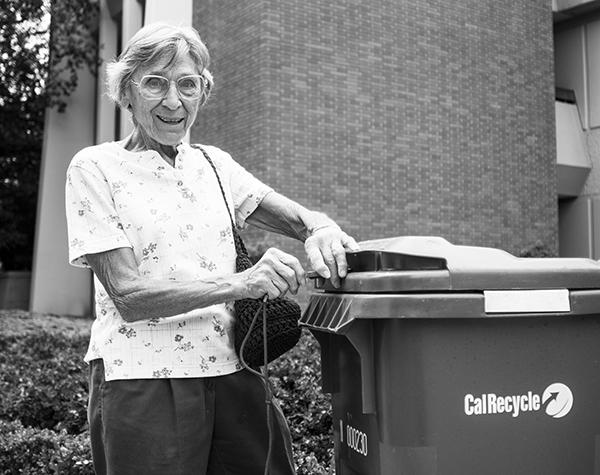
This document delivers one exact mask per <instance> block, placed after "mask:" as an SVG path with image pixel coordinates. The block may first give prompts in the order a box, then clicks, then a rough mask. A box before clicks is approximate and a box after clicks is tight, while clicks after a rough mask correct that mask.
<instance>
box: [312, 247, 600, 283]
mask: <svg viewBox="0 0 600 475" xmlns="http://www.w3.org/2000/svg"><path fill="white" fill-rule="evenodd" d="M360 247H361V251H359V252H354V253H347V259H348V265H349V273H348V275H347V277H346V278H345V279H343V280H342V284H341V287H339V288H335V287H333V285H331V282H330V281H329V280H325V279H320V278H318V279H316V282H315V287H316V288H317V289H321V290H324V291H325V292H336V293H353V294H355V293H398V292H418V291H421V292H423V291H466V290H474V291H477V290H482V291H483V290H495V289H499V290H509V289H600V263H599V262H597V261H595V260H592V259H586V258H547V257H544V258H531V257H525V258H520V257H516V256H514V255H512V254H509V253H508V252H505V251H503V250H500V249H494V248H489V247H476V246H460V245H454V244H451V243H450V242H448V241H447V240H445V239H443V238H441V237H436V236H402V237H395V238H387V239H378V240H371V241H363V242H361V243H360Z"/></svg>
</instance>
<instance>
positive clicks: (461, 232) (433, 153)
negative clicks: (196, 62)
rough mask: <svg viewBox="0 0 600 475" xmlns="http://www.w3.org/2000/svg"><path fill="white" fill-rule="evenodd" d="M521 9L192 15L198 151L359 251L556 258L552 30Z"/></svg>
mask: <svg viewBox="0 0 600 475" xmlns="http://www.w3.org/2000/svg"><path fill="white" fill-rule="evenodd" d="M518 3H519V6H518V7H516V6H515V4H514V2H509V3H506V2H497V1H484V2H481V1H463V2H444V1H427V2H406V1H389V0H388V1H383V2H355V1H338V2H326V1H312V2H296V1H292V0H278V1H267V2H264V1H256V0H249V1H245V2H236V1H221V2H196V7H195V8H194V21H193V23H194V25H195V26H196V27H197V29H198V30H199V31H200V32H201V35H202V36H203V37H204V39H205V40H206V42H207V44H208V46H209V49H210V50H211V51H212V55H213V63H212V70H213V73H214V75H215V79H216V84H217V88H216V91H215V97H214V98H213V100H212V101H211V102H210V103H209V105H208V107H207V108H206V109H205V111H204V113H203V114H201V116H200V118H199V120H198V124H197V126H196V127H195V128H194V129H193V131H192V139H196V140H198V141H200V142H208V143H215V144H218V145H221V146H222V147H224V148H226V149H227V150H229V151H230V152H231V153H232V154H233V155H234V156H235V157H237V158H238V159H239V161H241V162H242V163H244V164H245V165H246V166H247V167H248V168H250V169H252V170H253V171H255V172H256V173H257V174H258V175H259V176H261V177H262V178H264V180H265V181H266V182H268V183H270V184H272V186H274V187H276V188H277V189H278V190H280V191H282V192H284V193H285V194H288V195H289V196H291V197H293V198H295V199H297V200H298V201H300V202H302V203H305V204H307V205H308V206H310V207H315V208H321V209H323V210H324V211H326V212H327V213H328V214H330V215H331V216H332V217H335V218H336V219H338V220H339V221H340V222H341V224H343V225H344V227H346V228H348V229H349V230H350V231H351V232H352V233H354V234H355V235H356V236H357V237H358V238H360V239H371V238H377V237H385V236H396V235H407V234H410V235H423V234H432V235H439V236H443V237H445V238H446V239H448V240H450V241H452V242H454V243H457V244H458V243H462V244H474V245H485V246H493V247H500V248H503V249H506V250H509V251H513V252H518V251H519V250H520V249H521V248H523V247H526V246H528V245H530V244H532V243H534V242H535V241H537V240H539V241H542V242H543V243H544V244H545V245H546V246H548V247H549V248H550V249H552V250H556V248H557V245H558V240H557V237H558V234H557V226H558V221H557V206H556V180H557V177H556V165H555V163H556V158H555V153H554V149H555V143H554V141H555V135H554V127H553V121H554V94H553V90H554V73H553V48H552V15H551V9H550V5H549V3H548V2H547V1H546V0H535V1H531V0H527V1H522V2H518ZM255 239H256V238H254V237H253V240H255ZM258 240H260V238H258ZM267 240H268V242H270V243H272V242H273V241H274V240H273V238H272V237H270V236H269V237H268V238H267ZM275 242H276V240H275Z"/></svg>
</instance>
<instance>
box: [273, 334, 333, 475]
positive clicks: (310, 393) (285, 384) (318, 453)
mask: <svg viewBox="0 0 600 475" xmlns="http://www.w3.org/2000/svg"><path fill="white" fill-rule="evenodd" d="M319 355H320V352H319V345H318V343H317V341H316V340H315V338H314V337H313V336H312V335H311V334H310V332H308V331H307V330H304V331H303V334H302V338H301V339H300V342H299V344H298V345H297V346H296V347H295V348H294V349H292V350H291V351H290V352H288V353H286V354H285V355H283V356H282V357H281V358H279V359H277V360H276V361H274V362H273V363H272V364H271V365H270V366H269V375H270V379H271V384H272V385H273V391H274V393H275V395H276V396H277V398H278V399H279V400H280V401H281V403H282V409H283V412H284V413H285V415H286V418H287V420H288V422H289V424H290V431H291V433H292V443H293V445H294V456H295V459H296V463H297V465H298V475H303V474H306V475H326V474H328V473H330V463H331V460H332V458H333V429H332V419H331V398H330V396H329V394H326V393H323V391H322V388H321V360H320V357H319Z"/></svg>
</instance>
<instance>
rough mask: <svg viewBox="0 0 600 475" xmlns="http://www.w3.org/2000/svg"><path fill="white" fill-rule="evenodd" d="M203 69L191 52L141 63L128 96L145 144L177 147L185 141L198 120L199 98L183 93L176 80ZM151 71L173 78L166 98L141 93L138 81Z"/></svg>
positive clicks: (154, 147)
mask: <svg viewBox="0 0 600 475" xmlns="http://www.w3.org/2000/svg"><path fill="white" fill-rule="evenodd" d="M200 73H201V71H199V70H198V67H197V66H196V63H195V62H194V60H193V59H192V58H191V57H190V56H188V55H186V56H183V57H181V58H179V59H177V60H175V62H171V61H168V59H164V60H162V61H159V62H158V63H155V64H153V65H151V66H148V67H141V68H139V69H138V70H137V71H136V72H135V74H134V75H133V77H132V83H131V84H130V86H129V90H128V92H127V95H126V97H127V100H128V102H129V104H130V106H131V109H130V110H131V113H132V114H133V119H134V124H135V127H136V129H137V130H136V131H137V132H138V133H139V134H140V135H141V138H142V139H143V140H144V142H145V145H146V147H148V148H151V149H157V148H160V146H165V145H166V146H170V147H174V146H176V145H178V144H179V143H180V142H181V141H182V139H183V138H184V136H185V134H186V132H187V130H188V129H189V128H190V127H191V126H192V124H193V123H194V121H195V120H196V115H197V114H198V108H199V106H200V99H185V98H182V97H180V96H179V94H178V92H177V88H176V85H175V82H176V81H177V80H178V79H179V78H181V77H183V76H190V75H196V74H200ZM148 74H153V75H158V76H163V77H165V78H167V79H169V80H170V81H171V83H170V86H169V91H168V92H167V95H166V96H165V97H164V98H162V99H146V98H144V97H142V96H141V94H140V91H139V89H138V86H137V85H136V84H139V82H140V80H141V78H142V77H143V76H145V75H148Z"/></svg>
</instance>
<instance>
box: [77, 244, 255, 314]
mask: <svg viewBox="0 0 600 475" xmlns="http://www.w3.org/2000/svg"><path fill="white" fill-rule="evenodd" d="M86 258H87V261H88V263H89V265H90V267H91V268H92V270H93V271H94V274H96V277H98V280H99V281H100V283H101V284H102V286H103V287H104V290H105V291H106V293H107V294H108V296H109V297H110V298H111V300H112V301H113V303H114V304H115V307H116V308H117V310H118V311H119V313H120V314H121V317H123V319H124V320H126V321H128V322H134V321H137V320H146V319H150V318H158V317H170V316H173V315H178V314H180V313H185V312H189V311H191V310H194V309H197V308H203V307H208V306H210V305H215V304H219V303H224V302H228V301H231V300H237V299H239V298H243V297H245V296H246V295H245V292H246V293H247V289H246V287H245V282H244V280H243V276H242V275H240V274H231V275H228V276H215V277H212V276H211V277H209V278H208V277H207V278H206V279H199V280H193V281H173V280H167V279H149V278H147V277H145V276H142V275H141V274H140V273H139V270H138V268H137V265H136V262H135V257H134V255H133V251H132V250H131V249H130V248H118V249H113V250H110V251H105V252H100V253H97V254H87V255H86Z"/></svg>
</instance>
